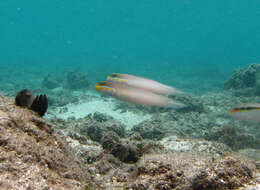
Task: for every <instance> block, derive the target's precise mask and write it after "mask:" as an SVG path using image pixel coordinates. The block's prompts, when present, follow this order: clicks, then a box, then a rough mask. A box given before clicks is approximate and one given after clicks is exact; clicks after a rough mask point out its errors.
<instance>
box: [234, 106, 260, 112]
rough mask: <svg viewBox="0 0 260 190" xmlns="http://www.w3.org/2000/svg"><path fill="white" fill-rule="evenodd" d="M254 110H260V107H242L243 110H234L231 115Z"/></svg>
mask: <svg viewBox="0 0 260 190" xmlns="http://www.w3.org/2000/svg"><path fill="white" fill-rule="evenodd" d="M253 110H260V107H241V108H233V109H231V110H230V112H231V113H237V112H246V111H253Z"/></svg>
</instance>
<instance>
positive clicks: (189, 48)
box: [0, 0, 260, 88]
mask: <svg viewBox="0 0 260 190" xmlns="http://www.w3.org/2000/svg"><path fill="white" fill-rule="evenodd" d="M0 21H1V22H0V23H1V26H0V70H2V71H1V72H2V73H5V75H4V76H5V77H3V76H2V80H3V81H5V80H6V78H8V79H9V80H10V78H9V77H8V76H10V77H11V80H12V81H15V80H16V79H17V81H19V80H20V79H21V78H25V79H27V80H28V78H30V77H31V78H32V80H34V79H33V77H43V76H45V75H46V74H47V73H54V74H55V73H56V74H57V75H60V74H61V73H64V71H70V70H74V69H76V70H80V71H83V72H87V73H88V75H89V77H90V80H93V81H96V80H103V79H104V78H105V75H106V74H108V73H111V72H122V73H132V74H136V75H142V76H146V77H151V78H153V79H156V80H159V81H162V82H165V83H167V84H171V85H173V86H177V87H183V88H189V87H190V86H194V85H195V86H196V85H198V87H199V86H200V81H201V82H204V83H205V82H208V84H209V85H208V86H213V87H214V86H217V87H219V88H221V85H222V84H223V82H224V81H225V80H226V79H227V78H228V76H229V75H230V74H231V72H232V71H233V69H235V68H238V67H244V66H245V65H247V64H249V63H253V62H259V60H260V53H259V50H260V22H259V21H260V1H259V0H250V1H246V0H212V1H208V0H200V1H198V0H160V1H159V0H141V1H140V0H130V1H122V0H115V1H107V0H75V1H71V0H37V1H33V0H2V1H0ZM0 79H1V77H0ZM39 80H40V79H39ZM212 81H214V82H212Z"/></svg>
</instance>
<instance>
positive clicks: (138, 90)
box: [95, 75, 185, 108]
mask: <svg viewBox="0 0 260 190" xmlns="http://www.w3.org/2000/svg"><path fill="white" fill-rule="evenodd" d="M132 76H133V75H131V77H130V78H127V83H126V82H123V83H122V81H121V78H117V79H116V78H115V76H113V79H112V78H110V77H111V76H108V81H102V82H98V83H97V84H96V85H95V90H96V91H98V92H100V93H102V94H106V95H110V96H112V97H114V98H116V99H119V100H123V101H127V102H131V103H135V104H143V105H151V106H159V107H178V108H179V107H184V106H185V105H184V104H182V103H180V102H177V101H173V100H171V99H169V98H168V97H167V96H163V95H160V93H163V92H164V93H166V92H168V91H167V90H166V88H164V86H163V85H162V86H159V87H158V86H157V89H158V90H157V89H156V88H151V86H154V85H156V81H152V84H151V81H150V80H149V79H144V78H143V79H142V80H143V81H142V84H143V85H142V84H141V85H140V84H139V85H138V84H137V81H136V80H137V79H138V77H134V78H133V77H132ZM132 79H133V80H134V82H131V80H132ZM115 80H116V81H115ZM122 80H124V81H126V79H122ZM145 84H147V85H148V87H150V88H148V87H147V86H146V85H145ZM154 87H156V86H154ZM155 92H159V93H155Z"/></svg>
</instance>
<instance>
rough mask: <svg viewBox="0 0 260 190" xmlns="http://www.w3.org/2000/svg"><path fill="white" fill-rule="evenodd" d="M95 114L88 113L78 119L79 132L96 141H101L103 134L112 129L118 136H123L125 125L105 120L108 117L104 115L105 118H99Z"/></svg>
mask: <svg viewBox="0 0 260 190" xmlns="http://www.w3.org/2000/svg"><path fill="white" fill-rule="evenodd" d="M97 115H99V114H94V116H93V115H89V116H87V117H85V118H83V119H81V120H80V121H81V122H80V123H81V124H80V125H79V126H78V128H80V133H82V134H83V135H87V136H89V137H90V138H91V139H92V140H94V141H97V142H101V138H102V136H103V134H104V133H106V132H107V131H113V132H115V133H116V134H117V135H119V136H120V137H124V136H125V127H124V126H123V125H122V124H121V123H119V122H116V121H113V120H107V119H108V118H109V117H106V118H107V119H104V118H105V117H103V119H100V118H101V117H100V115H99V116H98V117H97ZM96 119H97V120H98V121H97V120H96ZM105 120H106V121H105Z"/></svg>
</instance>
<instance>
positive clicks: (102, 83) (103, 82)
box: [97, 81, 107, 85]
mask: <svg viewBox="0 0 260 190" xmlns="http://www.w3.org/2000/svg"><path fill="white" fill-rule="evenodd" d="M97 85H107V82H105V81H102V82H98V83H97Z"/></svg>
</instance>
